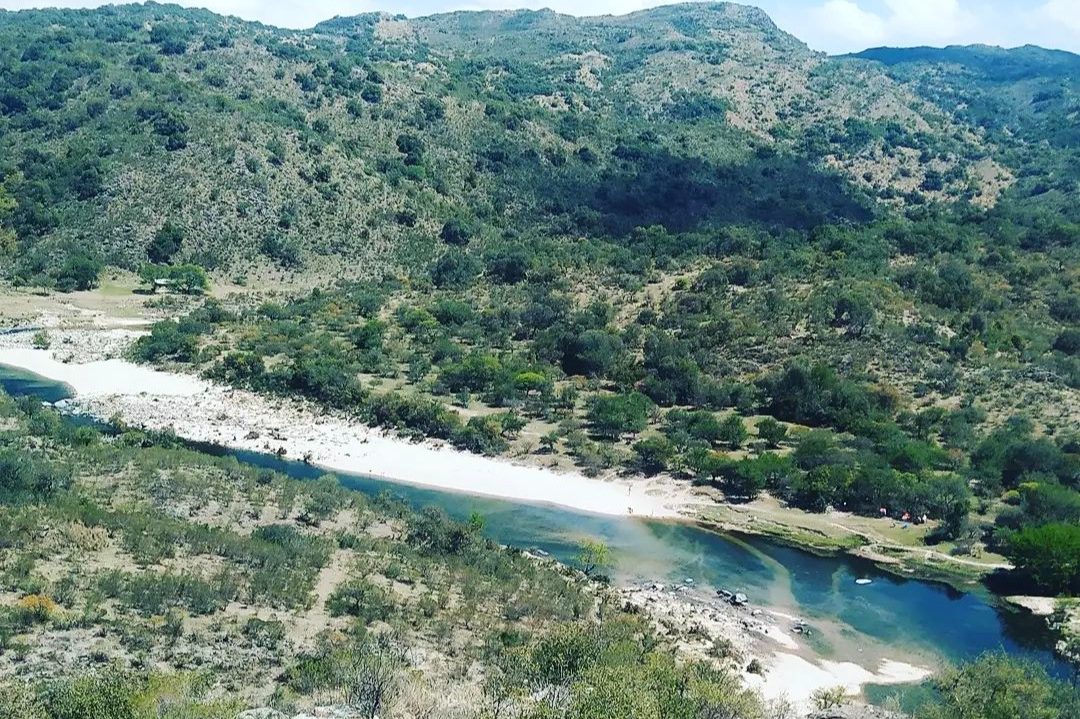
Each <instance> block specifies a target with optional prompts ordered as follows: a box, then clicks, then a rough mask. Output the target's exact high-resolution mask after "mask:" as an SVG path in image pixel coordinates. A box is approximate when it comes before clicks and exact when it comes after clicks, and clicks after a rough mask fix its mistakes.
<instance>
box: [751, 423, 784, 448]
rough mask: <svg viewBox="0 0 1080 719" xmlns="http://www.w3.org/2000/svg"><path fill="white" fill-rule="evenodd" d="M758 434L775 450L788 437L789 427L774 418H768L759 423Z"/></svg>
mask: <svg viewBox="0 0 1080 719" xmlns="http://www.w3.org/2000/svg"><path fill="white" fill-rule="evenodd" d="M757 433H758V437H761V439H762V441H763V442H765V444H767V445H768V446H769V447H771V448H774V449H775V448H776V447H779V446H780V443H781V442H783V441H784V439H785V438H786V437H787V427H786V426H784V425H782V424H780V423H779V422H777V421H776V420H775V419H773V418H772V417H766V418H765V419H763V420H761V421H760V422H758V423H757Z"/></svg>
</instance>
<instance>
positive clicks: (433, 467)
mask: <svg viewBox="0 0 1080 719" xmlns="http://www.w3.org/2000/svg"><path fill="white" fill-rule="evenodd" d="M54 334H55V335H56V337H54V348H50V349H37V348H34V347H33V346H32V337H31V334H30V333H24V334H12V335H6V336H3V337H0V364H5V365H8V366H12V367H17V368H19V369H23V370H26V371H29V372H33V373H35V374H38V375H40V376H43V377H47V378H49V379H52V380H56V381H59V382H63V383H65V384H67V385H68V386H70V387H71V388H72V390H73V392H74V394H75V397H74V398H73V399H71V400H66V401H65V403H64V405H65V407H66V408H68V409H71V410H73V411H77V412H81V413H85V414H89V415H92V416H94V417H98V418H102V419H107V418H110V417H113V416H116V415H119V416H121V417H123V418H124V421H125V422H127V423H129V424H131V425H133V426H139V427H145V428H148V429H158V430H163V429H169V430H172V431H173V432H175V433H176V434H177V435H178V436H181V437H184V438H185V439H190V440H195V441H198V442H210V443H214V444H219V445H222V446H225V447H230V448H233V449H245V450H253V451H261V452H265V451H269V452H281V451H284V454H285V456H286V457H289V458H292V459H304V458H306V459H307V460H308V461H309V462H311V463H312V464H315V465H317V466H319V467H323V468H325V469H327V470H329V471H335V472H347V473H353V474H364V475H370V476H376V477H380V478H385V479H389V480H392V481H396V482H402V483H407V484H414V485H422V486H427V487H433V488H438V489H443V490H449V491H454V492H463V493H469V494H476V495H481V496H490V497H499V498H503V499H509V500H514V501H519V502H529V503H543V504H551V505H557V506H560V507H566V508H569V509H575V510H579V511H583V512H590V513H596V514H607V515H618V516H626V515H634V516H641V517H657V518H672V517H678V516H680V514H681V510H682V509H683V508H684V507H687V506H689V505H690V504H692V503H693V501H694V500H693V499H692V497H691V495H690V492H689V488H687V489H686V490H682V489H680V488H679V487H676V486H672V485H671V484H670V483H664V482H662V481H659V480H651V481H650V480H646V479H593V478H589V477H586V476H584V475H582V474H580V473H574V472H559V473H555V472H552V471H550V470H547V469H544V468H541V467H534V466H526V465H521V464H516V463H513V462H510V461H508V460H504V459H495V458H491V457H483V456H479V455H475V454H470V453H467V452H461V451H458V450H456V449H454V448H452V447H450V446H448V445H445V444H442V443H437V442H416V443H414V442H409V441H407V440H404V439H401V438H398V437H394V436H389V435H387V434H386V433H384V432H380V431H378V430H374V429H371V428H369V427H367V426H365V425H363V424H361V423H359V422H356V421H353V420H350V419H348V418H346V417H344V416H341V415H337V414H334V413H329V412H326V411H324V410H321V409H319V408H317V407H314V406H313V405H311V404H310V403H307V402H303V401H299V400H288V399H281V398H271V397H265V396H262V395H257V394H255V393H252V392H246V391H243V390H236V389H232V388H230V387H225V386H223V385H219V384H215V383H211V382H207V381H205V380H202V379H200V378H197V377H192V376H189V375H180V374H173V373H168V372H161V371H158V370H152V369H148V368H146V367H142V366H139V365H134V364H132V363H130V362H127V361H125V360H121V359H115V358H114V359H98V360H95V361H91V362H85V363H77V362H65V361H62V359H67V358H69V357H71V358H77V357H78V356H80V355H79V350H78V347H79V346H80V345H81V344H86V343H94V344H96V346H97V349H98V352H96V354H97V356H102V355H103V354H104V355H108V354H114V355H116V354H120V350H121V349H122V347H123V346H124V345H125V344H127V343H130V341H131V338H132V336H133V335H134V334H135V333H133V332H131V331H129V330H122V329H113V330H85V331H84V330H69V331H66V332H56V333H54ZM88 335H92V336H93V339H92V340H91V339H90V337H88ZM57 340H59V343H56V342H57ZM110 343H111V344H113V345H115V351H113V352H101V351H100V348H101V346H102V345H104V344H110Z"/></svg>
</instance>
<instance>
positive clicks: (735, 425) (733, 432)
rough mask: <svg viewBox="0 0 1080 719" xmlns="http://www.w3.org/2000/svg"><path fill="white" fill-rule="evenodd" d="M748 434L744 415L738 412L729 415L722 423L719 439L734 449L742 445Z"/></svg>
mask: <svg viewBox="0 0 1080 719" xmlns="http://www.w3.org/2000/svg"><path fill="white" fill-rule="evenodd" d="M748 436H749V435H748V433H747V431H746V425H745V424H744V423H743V419H742V417H740V416H739V415H737V414H730V415H728V416H727V417H725V418H724V421H723V422H721V423H720V436H719V439H720V441H721V442H724V443H726V444H727V445H728V446H729V447H731V448H732V449H738V448H739V447H741V446H742V445H743V442H745V441H746V438H747V437H748Z"/></svg>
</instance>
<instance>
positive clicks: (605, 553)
mask: <svg viewBox="0 0 1080 719" xmlns="http://www.w3.org/2000/svg"><path fill="white" fill-rule="evenodd" d="M577 561H578V565H579V566H580V567H581V571H583V572H585V576H587V577H589V576H592V574H593V572H595V571H596V570H597V569H600V568H602V567H605V566H607V564H608V563H609V562H610V561H611V550H610V549H609V548H608V546H607V545H606V544H604V543H603V542H602V541H600V540H599V539H585V540H583V541H582V542H581V545H580V546H579V548H578V556H577Z"/></svg>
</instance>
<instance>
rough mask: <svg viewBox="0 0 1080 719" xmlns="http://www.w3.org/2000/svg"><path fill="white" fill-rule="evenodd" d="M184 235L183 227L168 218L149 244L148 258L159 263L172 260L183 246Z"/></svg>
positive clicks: (147, 249) (147, 248)
mask: <svg viewBox="0 0 1080 719" xmlns="http://www.w3.org/2000/svg"><path fill="white" fill-rule="evenodd" d="M184 236H185V232H184V228H183V227H181V226H180V225H177V224H175V223H173V222H172V221H171V220H167V221H166V222H165V224H164V225H162V226H161V229H159V230H158V231H157V232H156V233H154V238H153V239H152V240H150V244H149V245H147V247H146V256H147V258H148V259H149V260H150V261H151V262H154V263H156V264H159V265H163V264H167V263H169V262H171V261H172V258H173V256H174V255H176V253H177V252H179V251H180V248H181V247H183V245H184Z"/></svg>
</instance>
